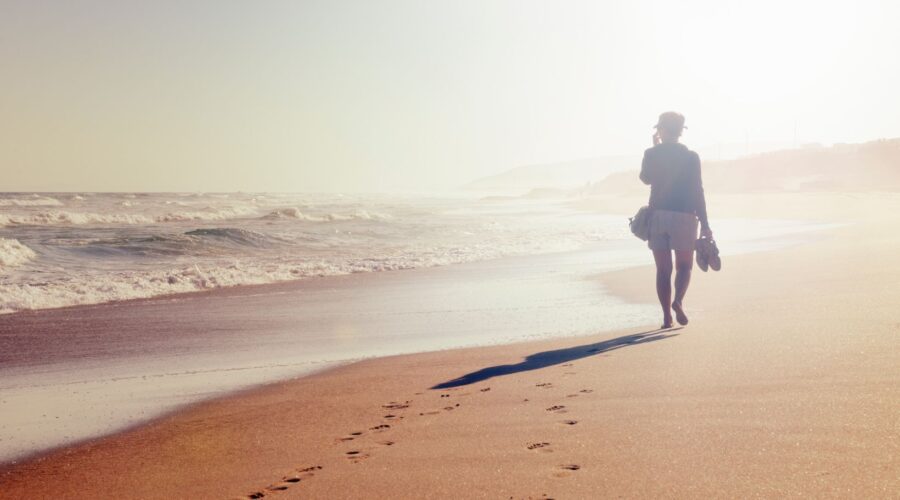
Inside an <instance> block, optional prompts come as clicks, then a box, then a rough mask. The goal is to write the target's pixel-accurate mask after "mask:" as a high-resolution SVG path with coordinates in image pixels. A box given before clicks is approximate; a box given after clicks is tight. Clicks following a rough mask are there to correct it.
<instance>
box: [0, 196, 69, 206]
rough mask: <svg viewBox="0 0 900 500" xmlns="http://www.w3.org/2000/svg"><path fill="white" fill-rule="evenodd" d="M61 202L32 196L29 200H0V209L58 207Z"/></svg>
mask: <svg viewBox="0 0 900 500" xmlns="http://www.w3.org/2000/svg"><path fill="white" fill-rule="evenodd" d="M61 205H62V202H61V201H59V200H57V199H56V198H51V197H49V196H40V195H37V194H35V195H32V196H31V197H30V198H0V207H58V206H61Z"/></svg>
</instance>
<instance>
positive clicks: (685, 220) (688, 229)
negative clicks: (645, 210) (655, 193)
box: [647, 210, 699, 250]
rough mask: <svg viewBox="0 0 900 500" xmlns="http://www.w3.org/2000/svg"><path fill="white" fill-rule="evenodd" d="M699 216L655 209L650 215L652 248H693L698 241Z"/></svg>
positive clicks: (650, 241) (649, 243) (650, 244)
mask: <svg viewBox="0 0 900 500" xmlns="http://www.w3.org/2000/svg"><path fill="white" fill-rule="evenodd" d="M698 225H699V222H698V221H697V216H696V215H694V214H688V213H684V212H672V211H670V210H653V214H652V215H651V216H650V239H649V240H648V241H647V246H649V247H650V249H651V250H693V249H694V245H695V244H696V242H697V227H698Z"/></svg>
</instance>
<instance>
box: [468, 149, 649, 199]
mask: <svg viewBox="0 0 900 500" xmlns="http://www.w3.org/2000/svg"><path fill="white" fill-rule="evenodd" d="M640 164H641V162H640V158H639V157H632V156H609V157H604V158H589V159H583V160H574V161H567V162H560V163H548V164H541V165H526V166H522V167H516V168H513V169H511V170H507V171H505V172H502V173H499V174H497V175H492V176H489V177H482V178H480V179H476V180H474V181H472V182H470V183H468V184H465V185H464V186H462V189H464V190H467V191H480V192H484V193H492V194H500V193H502V194H515V195H521V194H525V193H529V192H537V191H542V190H547V191H552V190H561V189H572V188H577V187H580V186H584V185H585V184H587V183H589V182H595V181H599V180H601V179H603V178H605V177H606V176H607V175H609V174H611V173H613V172H619V171H622V170H627V169H631V170H634V169H635V168H639V167H640Z"/></svg>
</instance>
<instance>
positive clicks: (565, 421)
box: [560, 420, 578, 425]
mask: <svg viewBox="0 0 900 500" xmlns="http://www.w3.org/2000/svg"><path fill="white" fill-rule="evenodd" d="M560 423H561V424H565V425H575V424H577V423H578V421H577V420H563V421H562V422H560Z"/></svg>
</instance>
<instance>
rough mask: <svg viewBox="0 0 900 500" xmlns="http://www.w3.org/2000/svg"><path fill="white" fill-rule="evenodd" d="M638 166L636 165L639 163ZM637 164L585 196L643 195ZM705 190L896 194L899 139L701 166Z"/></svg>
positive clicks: (899, 185) (898, 187)
mask: <svg viewBox="0 0 900 500" xmlns="http://www.w3.org/2000/svg"><path fill="white" fill-rule="evenodd" d="M639 163H640V162H638V165H639ZM639 168H640V167H639V166H637V167H635V168H633V169H632V170H630V171H627V172H617V173H614V174H611V175H610V176H608V177H607V178H606V179H604V180H602V181H600V182H598V183H595V184H593V185H592V186H591V187H590V189H589V192H588V193H587V194H616V193H619V194H633V193H641V192H645V191H646V187H645V186H644V185H643V184H642V183H641V181H640V180H638V169H639ZM703 183H704V186H705V187H706V190H707V192H715V193H734V192H762V191H848V190H849V191H900V138H898V139H881V140H877V141H871V142H866V143H863V144H836V145H834V146H832V147H821V146H817V147H807V148H802V149H792V150H783V151H773V152H769V153H762V154H758V155H753V156H748V157H745V158H739V159H736V160H728V161H715V162H703Z"/></svg>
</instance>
